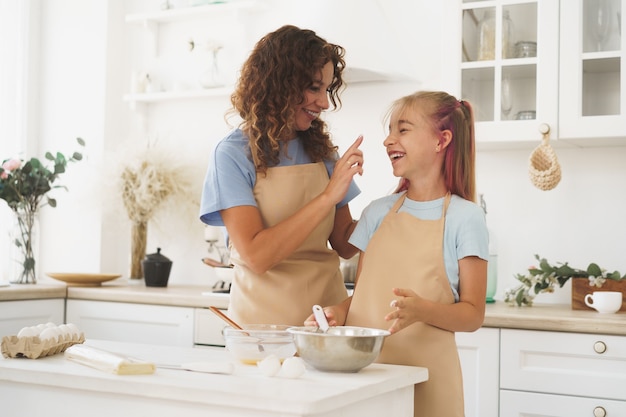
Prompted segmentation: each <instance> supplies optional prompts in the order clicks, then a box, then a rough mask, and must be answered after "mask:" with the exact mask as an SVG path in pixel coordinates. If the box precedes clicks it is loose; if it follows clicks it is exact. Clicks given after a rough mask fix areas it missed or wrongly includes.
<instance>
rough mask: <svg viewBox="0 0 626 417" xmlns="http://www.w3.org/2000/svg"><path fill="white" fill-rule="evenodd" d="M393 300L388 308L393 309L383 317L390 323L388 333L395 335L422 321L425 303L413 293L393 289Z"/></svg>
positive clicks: (406, 290) (411, 291) (403, 289)
mask: <svg viewBox="0 0 626 417" xmlns="http://www.w3.org/2000/svg"><path fill="white" fill-rule="evenodd" d="M392 291H393V295H394V298H393V300H391V303H390V304H389V306H390V307H391V308H393V309H394V311H392V312H391V313H389V314H387V315H386V316H385V320H386V321H392V320H393V323H392V324H391V327H390V328H389V331H390V332H391V334H393V333H397V332H399V331H400V330H402V329H404V328H405V327H407V326H409V325H411V324H413V323H415V322H417V321H423V313H424V307H425V304H426V303H427V301H426V300H424V299H423V298H422V297H420V296H419V295H417V294H416V293H415V291H413V290H410V289H406V288H393V290H392Z"/></svg>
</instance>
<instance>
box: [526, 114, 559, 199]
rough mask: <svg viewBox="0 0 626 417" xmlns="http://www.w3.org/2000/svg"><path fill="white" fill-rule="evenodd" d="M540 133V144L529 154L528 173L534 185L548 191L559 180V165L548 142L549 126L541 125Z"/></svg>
mask: <svg viewBox="0 0 626 417" xmlns="http://www.w3.org/2000/svg"><path fill="white" fill-rule="evenodd" d="M542 133H543V139H542V140H541V144H540V145H539V146H537V147H536V148H535V150H533V152H532V153H531V154H530V160H529V162H530V166H529V169H528V175H529V176H530V181H531V182H532V183H533V184H534V185H535V187H537V188H539V189H540V190H544V191H548V190H551V189H553V188H554V187H556V186H557V184H558V183H559V182H560V181H561V166H560V165H559V161H558V160H557V158H556V153H555V152H554V149H552V146H550V143H549V140H550V139H549V136H550V135H549V133H550V128H549V127H548V126H547V125H545V126H543V130H542Z"/></svg>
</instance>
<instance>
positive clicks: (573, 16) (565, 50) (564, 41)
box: [559, 0, 626, 145]
mask: <svg viewBox="0 0 626 417" xmlns="http://www.w3.org/2000/svg"><path fill="white" fill-rule="evenodd" d="M566 3H567V4H566V6H567V7H561V38H560V60H561V62H560V93H559V102H560V109H559V112H560V114H559V122H560V136H561V137H562V138H564V139H574V140H576V139H578V140H580V142H581V143H582V144H590V143H592V144H595V145H603V144H616V143H617V144H626V85H625V84H626V83H625V81H626V68H625V67H626V65H625V63H624V58H625V57H626V50H625V47H624V42H623V41H622V9H623V6H624V4H625V3H626V1H625V0H576V1H572V2H571V4H570V2H569V1H568V2H566ZM563 6H565V4H563Z"/></svg>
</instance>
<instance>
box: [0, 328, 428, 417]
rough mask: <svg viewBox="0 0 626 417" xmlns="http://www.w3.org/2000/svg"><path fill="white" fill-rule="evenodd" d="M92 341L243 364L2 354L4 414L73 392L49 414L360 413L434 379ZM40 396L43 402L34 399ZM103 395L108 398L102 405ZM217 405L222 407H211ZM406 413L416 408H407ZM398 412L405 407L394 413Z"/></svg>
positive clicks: (143, 354) (407, 371) (412, 371)
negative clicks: (229, 367)
mask: <svg viewBox="0 0 626 417" xmlns="http://www.w3.org/2000/svg"><path fill="white" fill-rule="evenodd" d="M85 343H86V344H87V345H91V346H95V347H98V348H101V349H105V350H108V351H112V352H118V353H123V354H125V355H129V356H134V357H138V358H141V359H145V360H149V361H153V362H154V363H157V364H158V363H167V364H180V363H184V362H198V361H208V362H215V361H232V362H233V363H234V364H235V371H234V373H233V374H232V375H221V374H207V373H198V372H188V371H181V370H170V369H160V368H158V369H157V370H156V372H155V373H154V374H152V375H115V374H109V373H106V372H103V371H100V370H97V369H93V368H90V367H87V366H85V365H81V364H78V363H75V362H72V361H69V360H67V359H65V357H64V355H63V354H57V355H54V356H49V357H43V358H39V359H24V358H18V359H14V358H0V392H2V393H3V395H2V397H3V401H2V410H3V415H10V416H18V415H44V414H43V411H46V409H45V408H41V407H40V406H37V405H36V403H41V402H42V401H44V403H45V401H46V399H50V401H53V399H54V398H59V399H62V398H64V397H65V395H66V394H68V393H69V398H72V399H71V402H70V403H69V404H65V405H63V404H61V403H59V402H58V401H56V402H55V403H54V405H53V404H51V403H50V404H48V407H49V408H48V410H47V411H48V412H46V413H45V415H46V416H47V417H53V416H79V415H80V416H81V417H84V416H85V415H90V417H92V416H105V415H106V416H111V415H116V416H125V415H129V416H130V415H132V416H144V415H146V416H147V415H150V416H152V417H157V416H161V415H166V414H165V412H166V411H167V410H168V407H169V405H171V404H175V407H176V408H174V409H178V410H179V412H178V414H184V415H185V416H196V415H202V414H195V413H194V412H192V411H191V410H196V411H198V412H199V413H204V415H220V416H230V415H233V416H234V415H263V416H275V415H281V416H292V415H293V416H300V415H302V416H304V415H306V416H309V415H311V416H313V415H315V416H318V415H319V416H322V415H332V412H334V411H333V410H338V409H342V408H344V407H345V408H346V409H348V410H356V411H357V412H358V411H359V408H360V406H359V404H360V403H367V402H368V401H369V400H371V399H373V398H375V397H377V396H380V395H387V396H391V397H389V398H387V399H386V401H385V404H384V405H383V406H384V407H386V409H390V410H391V409H393V407H394V405H393V404H391V403H389V400H393V398H394V397H395V396H397V395H400V393H403V394H402V395H404V396H406V395H408V394H407V393H408V392H409V391H410V393H411V395H410V397H411V403H410V404H411V408H412V392H413V384H415V383H419V382H423V381H425V380H427V378H428V370H427V369H425V368H419V367H411V366H396V365H382V364H372V365H370V366H368V367H366V368H364V369H362V370H361V371H360V372H358V373H349V374H346V373H327V372H320V371H316V370H314V369H312V368H307V371H306V372H305V374H304V375H303V376H301V377H300V378H297V379H287V378H282V377H267V376H264V375H263V374H262V373H261V372H260V370H259V369H258V368H257V367H256V366H253V365H244V364H241V363H239V362H236V361H234V360H233V359H232V358H231V357H230V354H229V352H227V351H225V350H224V349H191V348H178V347H165V346H153V345H141V344H131V343H120V342H110V341H101V340H88V341H86V342H85ZM35 398H37V401H33V399H35ZM103 399H106V402H104V401H102V400H103ZM405 400H406V398H403V400H402V402H403V403H406V401H405ZM100 402H101V403H102V404H103V405H104V409H102V410H101V409H100V408H99V404H100ZM55 407H58V409H56V408H55ZM80 410H82V411H80ZM134 410H141V411H140V412H139V413H138V412H137V411H134ZM159 410H161V411H159ZM183 410H184V412H183ZM187 410H190V412H189V413H188V412H187ZM37 411H39V412H41V414H39V413H37ZM49 411H53V412H52V413H50V412H49ZM61 411H62V413H61ZM79 411H80V412H79ZM215 411H217V412H218V413H217V414H211V412H215ZM33 412H34V413H35V414H33ZM85 412H88V414H85ZM360 412H361V413H362V412H363V410H362V409H361V411H360ZM7 413H8V414H7ZM152 413H155V414H152ZM341 415H346V416H347V415H353V414H352V412H350V413H349V414H341ZM354 415H358V414H354ZM361 415H363V414H361ZM400 415H409V414H406V413H405V412H400ZM410 415H412V414H410ZM396 416H398V414H394V417H396Z"/></svg>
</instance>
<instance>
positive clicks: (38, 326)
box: [34, 324, 46, 334]
mask: <svg viewBox="0 0 626 417" xmlns="http://www.w3.org/2000/svg"><path fill="white" fill-rule="evenodd" d="M34 327H35V328H36V329H37V334H39V333H41V332H42V331H43V330H44V329H45V328H46V325H45V324H38V325H36V326H34Z"/></svg>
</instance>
